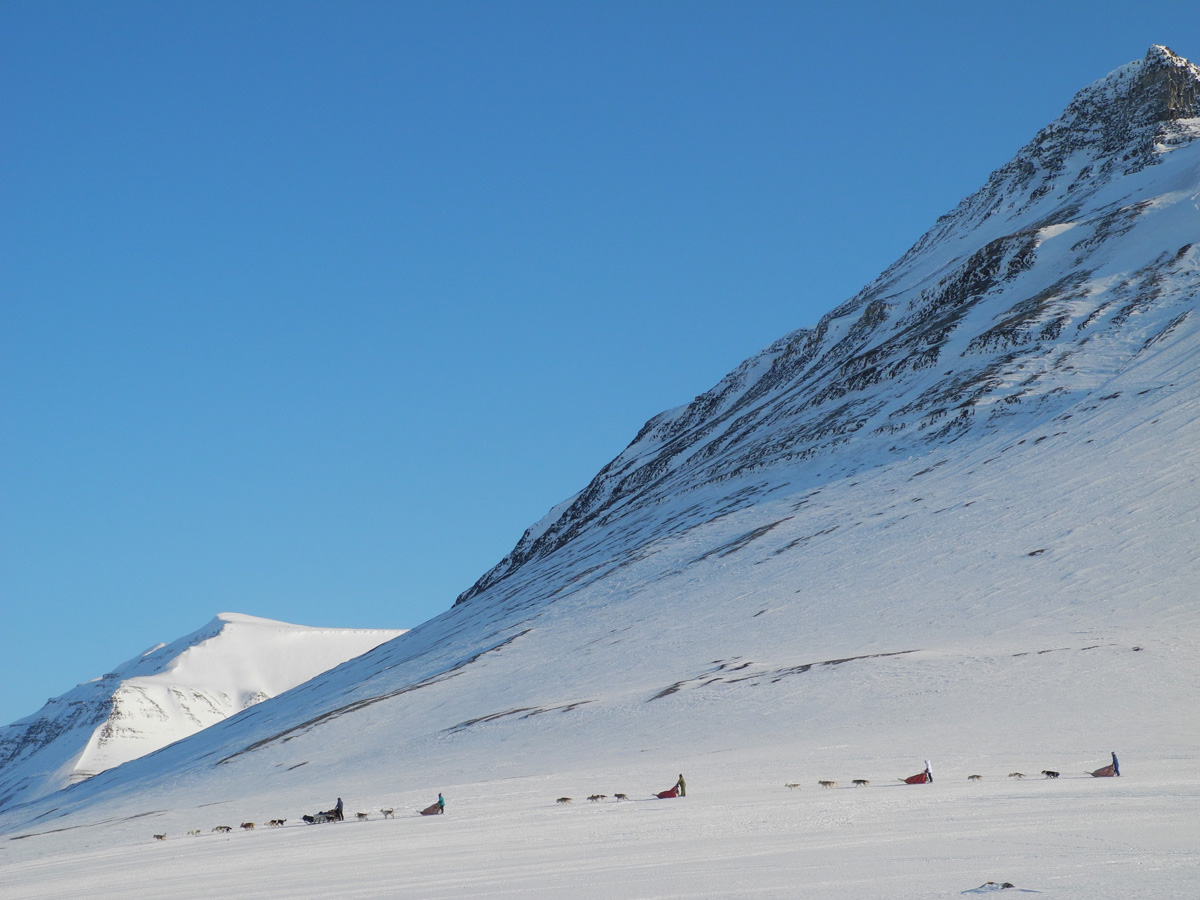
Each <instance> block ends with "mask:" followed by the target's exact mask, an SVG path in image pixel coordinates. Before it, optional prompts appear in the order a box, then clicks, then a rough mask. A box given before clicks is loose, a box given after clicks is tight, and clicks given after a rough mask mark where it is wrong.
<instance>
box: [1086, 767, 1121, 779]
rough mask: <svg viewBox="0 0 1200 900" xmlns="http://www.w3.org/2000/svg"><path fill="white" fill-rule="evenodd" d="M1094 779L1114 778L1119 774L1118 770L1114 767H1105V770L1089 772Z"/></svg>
mask: <svg viewBox="0 0 1200 900" xmlns="http://www.w3.org/2000/svg"><path fill="white" fill-rule="evenodd" d="M1088 774H1089V775H1091V776H1092V777H1093V778H1112V777H1114V776H1115V775H1116V774H1117V770H1116V768H1115V767H1113V766H1105V767H1104V768H1103V769H1097V770H1096V771H1095V772H1088Z"/></svg>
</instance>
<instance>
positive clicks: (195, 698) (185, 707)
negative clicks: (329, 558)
mask: <svg viewBox="0 0 1200 900" xmlns="http://www.w3.org/2000/svg"><path fill="white" fill-rule="evenodd" d="M400 634H403V632H402V631H396V630H391V631H387V630H375V629H350V628H309V627H305V626H302V625H289V624H288V623H286V622H276V621H272V620H271V619H260V618H257V617H254V616H246V615H240V614H238V613H221V614H220V615H218V616H217V617H216V618H215V619H213V620H212V621H211V622H209V623H208V624H207V625H205V626H204V627H203V628H201V629H200V630H198V631H195V632H193V633H192V634H189V635H186V636H185V637H182V638H180V639H179V640H177V641H174V642H172V643H170V644H159V645H158V646H156V647H151V648H150V649H149V650H147V651H146V652H145V653H142V654H141V655H140V656H136V657H134V658H133V659H131V660H128V661H127V662H124V663H122V664H121V665H119V666H117V668H116V669H114V670H113V671H112V672H109V673H108V674H106V675H103V676H101V677H99V678H94V679H92V680H91V681H88V682H85V683H83V684H81V685H79V686H77V687H75V688H74V689H72V690H70V691H68V692H67V693H65V694H63V695H62V696H60V697H52V698H51V699H50V700H48V701H47V702H46V705H45V706H44V707H42V709H41V710H39V711H38V712H37V713H35V714H34V715H32V716H28V717H27V718H24V719H20V720H18V721H17V722H14V723H13V724H11V725H9V726H7V727H6V728H5V729H4V730H3V732H0V809H3V808H4V807H5V806H8V805H10V804H12V803H15V802H18V801H26V800H32V799H34V798H36V797H40V796H42V795H44V794H48V793H52V792H54V791H57V790H60V789H61V788H63V787H65V786H66V785H68V784H73V783H75V782H78V781H82V780H83V779H85V778H90V777H91V776H93V775H95V774H97V773H99V772H103V771H105V770H107V769H111V768H112V767H113V766H118V765H120V764H121V763H124V762H128V761H129V760H131V759H136V758H137V757H139V756H144V755H145V754H147V753H151V752H153V751H155V750H158V749H160V748H162V747H165V746H166V745H167V744H170V743H173V742H174V741H177V740H180V739H181V738H185V737H187V736H188V735H191V734H195V733H196V732H197V731H200V730H201V729H203V728H207V727H208V726H209V725H212V724H213V723H215V722H220V721H222V720H223V719H226V718H228V717H229V716H232V715H234V714H236V713H239V712H241V711H242V710H243V709H246V708H248V707H250V706H253V705H254V704H255V703H259V702H261V701H263V700H266V699H267V698H268V697H274V696H275V695H276V694H280V693H282V692H283V691H286V690H288V689H289V688H293V687H295V686H296V685H298V684H301V683H303V682H305V681H308V679H310V678H312V677H313V676H314V675H317V674H319V673H321V672H324V671H325V670H326V669H329V668H332V667H333V666H336V665H337V664H338V663H342V662H345V661H346V660H347V659H349V658H351V657H353V656H358V655H359V654H360V653H365V652H366V651H367V650H370V649H371V648H373V647H377V646H379V645H380V644H382V643H384V642H385V641H388V640H390V639H392V638H394V637H396V636H397V635H400Z"/></svg>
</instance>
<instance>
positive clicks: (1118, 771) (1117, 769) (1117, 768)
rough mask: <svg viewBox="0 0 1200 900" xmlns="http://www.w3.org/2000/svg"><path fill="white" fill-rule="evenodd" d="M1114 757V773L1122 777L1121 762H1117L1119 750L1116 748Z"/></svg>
mask: <svg viewBox="0 0 1200 900" xmlns="http://www.w3.org/2000/svg"><path fill="white" fill-rule="evenodd" d="M1112 758H1113V774H1114V775H1116V776H1117V777H1120V775H1121V764H1120V763H1118V762H1117V751H1116V750H1114V751H1112Z"/></svg>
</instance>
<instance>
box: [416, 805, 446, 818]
mask: <svg viewBox="0 0 1200 900" xmlns="http://www.w3.org/2000/svg"><path fill="white" fill-rule="evenodd" d="M441 811H442V807H440V806H439V805H438V804H436V803H435V804H433V806H427V807H425V808H424V809H423V810H421V815H423V816H436V815H438V814H439V813H441Z"/></svg>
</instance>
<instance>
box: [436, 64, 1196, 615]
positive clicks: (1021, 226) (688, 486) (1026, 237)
mask: <svg viewBox="0 0 1200 900" xmlns="http://www.w3.org/2000/svg"><path fill="white" fill-rule="evenodd" d="M1198 84H1200V69H1197V67H1196V66H1195V65H1194V64H1192V63H1190V62H1188V61H1187V60H1184V59H1182V58H1180V57H1178V56H1176V55H1175V54H1173V53H1172V52H1171V51H1170V50H1168V49H1167V48H1165V47H1161V46H1154V47H1151V48H1150V50H1149V51H1148V52H1147V54H1146V56H1145V58H1144V59H1143V60H1140V61H1136V62H1133V63H1129V64H1128V65H1125V66H1122V67H1121V68H1119V69H1117V70H1115V71H1114V72H1112V73H1110V74H1109V75H1108V76H1106V77H1105V78H1103V79H1101V80H1100V81H1097V82H1096V83H1094V84H1092V85H1090V86H1088V87H1086V88H1084V89H1083V90H1082V91H1080V92H1079V93H1078V94H1077V95H1076V96H1075V98H1074V99H1073V100H1072V101H1071V103H1070V105H1069V106H1068V107H1067V108H1066V110H1065V111H1064V112H1063V114H1062V115H1061V116H1060V117H1059V118H1058V119H1057V120H1056V121H1055V122H1053V123H1051V124H1050V125H1048V126H1047V127H1046V128H1044V129H1042V130H1041V131H1040V132H1039V133H1038V134H1037V135H1036V136H1035V137H1034V138H1033V140H1031V141H1030V142H1029V143H1028V144H1026V145H1025V146H1024V147H1023V148H1021V150H1020V151H1018V153H1017V155H1016V156H1015V157H1014V158H1013V160H1012V161H1010V162H1009V163H1007V164H1006V165H1004V166H1002V167H1001V168H1000V169H998V170H997V171H996V172H994V173H992V175H991V176H990V177H989V178H988V180H987V182H986V183H985V185H984V186H983V187H982V188H980V190H979V191H977V192H976V193H974V194H972V195H971V196H969V197H967V198H965V199H964V200H963V201H962V202H961V203H960V204H959V205H958V206H957V207H956V208H955V209H954V210H953V211H952V212H950V213H948V214H947V215H945V216H943V217H942V218H940V219H939V220H938V222H937V223H936V224H935V226H934V227H933V228H932V229H931V230H930V231H929V232H928V233H927V234H925V235H924V236H923V237H922V238H921V239H920V240H919V241H918V242H917V243H916V244H915V245H914V246H913V247H912V248H911V249H910V250H909V251H908V252H907V253H906V254H905V255H904V256H903V257H901V259H899V260H898V261H897V262H896V263H895V264H893V265H892V266H891V267H890V268H889V269H888V270H887V271H885V272H884V273H883V274H882V275H880V276H879V278H877V279H876V280H875V281H874V282H872V283H871V284H870V285H868V286H867V287H866V288H864V289H863V290H862V291H861V292H860V293H859V294H858V295H857V296H855V297H854V298H852V299H851V300H849V301H848V302H846V303H844V304H842V305H841V306H839V307H837V308H836V309H834V310H833V311H831V312H830V313H829V314H827V315H826V316H824V317H823V318H822V319H821V320H820V322H818V323H817V325H816V326H815V327H814V328H812V329H802V330H799V331H796V332H793V333H792V334H790V335H787V336H786V337H784V338H782V339H781V340H779V341H777V342H776V343H775V344H773V345H771V346H770V347H768V348H767V349H766V350H764V351H763V352H762V353H761V354H759V355H758V356H756V357H753V358H751V359H749V360H747V361H746V362H744V363H743V364H742V365H741V366H739V367H738V368H737V369H736V370H735V371H734V372H732V373H730V374H729V375H728V376H726V377H725V378H724V379H722V381H721V382H720V383H719V384H718V385H716V386H715V387H714V388H713V389H711V390H710V391H707V392H706V393H704V394H702V395H700V396H699V397H697V398H696V399H695V400H694V401H693V402H692V403H690V404H688V405H687V406H685V407H681V408H679V409H675V410H671V411H668V412H665V413H662V414H661V415H659V416H657V417H655V418H653V419H651V420H650V421H649V422H647V423H646V425H645V426H644V427H643V428H642V430H641V431H640V432H639V434H638V435H637V436H636V437H635V438H634V440H633V441H632V442H631V443H630V445H629V447H627V448H626V450H625V451H624V452H623V453H622V454H621V455H620V456H618V457H617V458H616V459H614V460H613V461H612V462H611V463H609V464H608V465H607V466H606V467H605V468H604V469H603V470H601V472H600V473H599V474H598V475H597V476H596V477H595V478H594V479H593V480H592V482H591V483H590V484H589V485H588V486H587V487H586V488H585V489H584V490H583V491H582V492H580V493H579V494H578V495H577V496H575V497H574V498H572V499H571V500H569V501H567V502H565V503H563V504H561V505H560V506H559V507H556V509H555V510H553V511H552V512H551V513H550V514H549V515H548V516H547V517H546V518H545V519H543V520H542V521H541V522H539V523H537V524H536V525H535V526H534V527H532V528H531V529H529V531H527V532H526V534H525V535H524V536H523V537H522V538H521V540H520V541H519V542H518V543H517V545H516V547H515V548H514V549H513V550H512V551H511V552H510V553H509V554H508V555H507V556H506V557H505V558H504V559H503V560H502V561H501V562H500V563H499V564H497V565H496V566H495V567H494V568H493V569H492V570H490V571H489V572H487V573H486V574H485V575H484V576H483V577H482V578H481V579H479V581H477V582H476V584H475V585H473V586H472V587H471V588H470V589H469V590H467V591H465V592H464V593H463V594H462V595H460V597H459V598H458V600H457V602H458V603H466V602H469V601H471V600H472V598H474V597H477V596H478V595H480V594H481V593H484V592H486V591H488V590H490V589H492V588H498V589H500V590H501V592H502V593H510V592H509V591H508V590H507V589H505V588H504V587H503V583H504V582H506V581H507V580H508V579H510V578H512V577H513V576H514V575H515V574H516V573H518V572H519V570H521V568H522V567H523V566H526V565H527V564H529V563H531V562H533V561H536V560H548V559H549V558H551V557H555V556H556V554H559V553H560V551H561V552H569V551H570V549H571V545H572V542H574V541H576V540H577V539H578V538H580V536H582V535H584V534H587V535H589V536H590V537H591V549H589V550H582V549H581V550H579V551H578V552H583V553H587V554H591V555H594V556H596V557H597V558H599V557H602V556H603V555H604V554H605V552H606V550H605V549H600V548H599V547H598V546H597V544H598V542H603V541H602V539H601V538H600V537H599V535H601V534H604V533H606V531H607V530H612V531H613V532H621V536H620V537H619V538H618V537H615V536H614V538H613V540H612V541H611V542H606V543H605V547H606V548H607V550H611V549H612V547H613V546H616V545H617V544H621V543H624V542H626V541H627V540H628V539H629V535H630V532H631V531H633V532H636V531H638V530H639V529H640V530H641V531H642V532H644V533H646V534H651V533H652V534H655V535H657V536H661V534H662V532H663V529H664V528H665V529H667V530H671V529H682V528H688V527H691V526H693V525H695V524H696V523H697V522H698V521H700V518H701V517H703V515H704V513H703V512H701V513H699V517H697V518H690V517H689V518H681V519H677V520H676V521H674V522H657V523H655V524H654V525H653V526H648V525H647V524H646V519H647V516H646V515H645V512H646V510H647V509H652V508H653V506H654V505H655V504H656V503H658V502H659V501H660V500H661V499H662V498H663V497H666V496H669V495H673V494H678V493H679V492H681V491H690V490H695V489H696V488H697V487H699V486H701V485H706V484H707V485H713V484H718V483H720V482H722V481H724V480H728V479H731V478H733V477H734V476H742V475H746V474H748V473H753V472H759V471H762V472H765V471H766V470H768V469H778V468H779V467H786V466H792V465H795V464H796V463H798V462H800V461H804V460H812V459H816V458H827V459H830V462H829V465H831V466H832V465H836V460H835V459H832V458H831V454H834V453H835V452H840V451H841V449H842V448H844V447H845V445H847V444H854V445H856V450H855V454H856V455H857V456H858V457H860V458H861V457H862V456H863V454H864V453H866V454H874V455H877V456H880V457H881V458H886V457H889V456H891V457H895V456H898V455H901V454H907V453H909V452H912V451H913V450H914V448H919V447H922V446H928V445H929V444H930V443H931V442H942V441H953V440H955V439H956V438H957V437H959V436H961V435H963V434H965V433H967V432H968V431H976V432H978V431H981V430H982V431H987V430H992V429H996V428H1000V427H1003V426H1004V422H1005V420H1006V419H1007V418H1009V417H1011V416H1013V415H1015V414H1021V415H1025V416H1029V415H1045V416H1052V415H1054V414H1055V412H1061V411H1062V410H1065V409H1067V408H1068V407H1069V406H1071V405H1072V404H1074V403H1078V402H1079V400H1080V398H1081V397H1082V396H1083V395H1086V394H1088V393H1089V392H1093V391H1096V390H1098V389H1102V386H1101V385H1100V384H1098V383H1096V382H1095V381H1094V380H1092V379H1089V378H1088V377H1087V376H1086V374H1085V372H1086V371H1087V369H1088V368H1089V366H1090V363H1089V361H1088V360H1089V357H1090V356H1091V355H1092V353H1093V351H1094V350H1096V349H1097V348H1098V347H1101V345H1103V348H1102V352H1103V353H1105V354H1107V353H1110V352H1113V347H1112V345H1113V344H1114V343H1115V344H1120V345H1121V346H1120V347H1119V348H1118V349H1117V350H1116V352H1117V353H1118V354H1120V355H1121V356H1122V358H1123V362H1122V363H1120V364H1121V365H1127V364H1128V363H1130V362H1131V361H1132V360H1134V359H1135V358H1136V357H1137V356H1138V355H1139V354H1141V353H1143V352H1145V351H1147V350H1148V349H1149V348H1151V347H1152V346H1153V345H1154V344H1155V342H1156V341H1158V340H1159V339H1161V338H1162V337H1163V336H1164V335H1166V334H1167V333H1170V332H1171V331H1173V330H1175V329H1176V328H1178V327H1179V326H1180V325H1181V324H1182V323H1183V322H1184V321H1185V320H1186V319H1188V318H1192V319H1193V320H1194V318H1195V310H1194V305H1195V303H1194V301H1195V297H1196V272H1197V249H1196V246H1197V245H1196V240H1195V238H1196V235H1195V233H1194V232H1195V230H1196V229H1195V228H1194V227H1191V228H1188V227H1176V228H1174V229H1173V230H1172V228H1166V229H1163V228H1159V229H1157V230H1158V231H1159V232H1160V233H1165V234H1171V233H1174V234H1177V235H1178V242H1177V243H1172V245H1171V246H1165V245H1159V244H1155V243H1148V244H1146V245H1145V246H1136V247H1135V246H1134V244H1135V242H1134V241H1131V240H1129V239H1128V237H1127V236H1128V235H1129V233H1130V232H1131V230H1133V229H1134V228H1135V226H1147V227H1145V228H1144V229H1143V230H1145V231H1147V232H1148V231H1149V225H1150V221H1151V220H1152V219H1155V218H1158V219H1166V218H1167V217H1176V218H1178V217H1181V216H1182V217H1183V218H1186V217H1187V216H1188V215H1189V213H1188V207H1187V203H1188V191H1189V190H1192V189H1193V188H1192V185H1191V183H1190V182H1191V181H1193V180H1194V179H1191V178H1190V177H1188V178H1186V179H1185V180H1184V181H1183V182H1181V183H1179V184H1173V183H1167V184H1164V183H1162V179H1161V178H1156V177H1155V173H1156V171H1157V170H1159V168H1160V163H1162V162H1163V161H1164V160H1165V159H1167V158H1168V157H1170V156H1171V155H1172V154H1178V153H1180V152H1182V151H1184V150H1185V148H1194V146H1195V141H1196V139H1197V136H1198V135H1200V119H1198V118H1197V117H1200V101H1198V100H1197V85H1198ZM1158 174H1159V175H1163V174H1164V173H1162V172H1158ZM1170 177H1172V178H1175V179H1176V181H1179V177H1178V176H1175V175H1174V174H1173V172H1172V175H1171V176H1170ZM1181 191H1182V193H1181ZM1192 213H1193V214H1194V207H1192ZM1193 224H1194V222H1193ZM1180 225H1181V226H1182V225H1183V220H1182V219H1181V220H1180ZM1118 248H1119V249H1118ZM1151 309H1159V310H1170V311H1171V312H1170V314H1169V315H1167V316H1166V317H1165V318H1164V317H1161V316H1148V315H1145V314H1146V313H1147V312H1148V311H1149V310H1151ZM1193 324H1194V322H1193ZM1142 325H1145V329H1142V328H1141V327H1140V326H1142ZM1098 396H1102V394H1101V395H1098ZM738 490H744V486H741V485H739V487H738ZM751 494H753V491H751ZM730 502H731V503H734V504H735V505H736V504H737V503H739V502H749V496H748V495H743V496H742V498H741V499H740V500H739V499H738V498H737V497H735V496H732V495H731V497H730ZM635 512H636V515H635V514H634V513H635ZM634 540H636V538H634ZM593 551H594V552H593ZM518 581H520V582H521V584H519V585H513V587H512V592H514V593H515V592H519V591H521V590H524V589H526V588H528V586H529V584H528V582H526V581H524V580H523V579H518Z"/></svg>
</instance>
